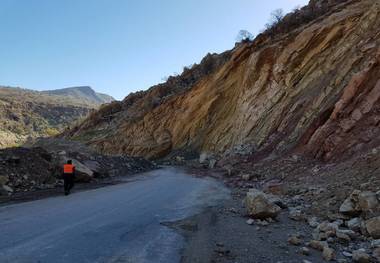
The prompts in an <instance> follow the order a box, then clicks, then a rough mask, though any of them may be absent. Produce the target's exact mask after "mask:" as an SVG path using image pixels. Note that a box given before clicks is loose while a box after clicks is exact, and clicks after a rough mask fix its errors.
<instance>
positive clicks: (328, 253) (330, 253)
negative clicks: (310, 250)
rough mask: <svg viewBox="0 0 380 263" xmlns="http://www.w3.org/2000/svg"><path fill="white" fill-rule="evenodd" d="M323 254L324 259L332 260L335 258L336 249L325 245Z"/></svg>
mask: <svg viewBox="0 0 380 263" xmlns="http://www.w3.org/2000/svg"><path fill="white" fill-rule="evenodd" d="M322 256H323V259H324V260H326V261H332V260H334V259H335V251H334V249H332V248H330V247H327V246H325V247H324V248H323V252H322Z"/></svg>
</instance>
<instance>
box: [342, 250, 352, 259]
mask: <svg viewBox="0 0 380 263" xmlns="http://www.w3.org/2000/svg"><path fill="white" fill-rule="evenodd" d="M342 254H343V256H345V257H347V258H352V253H350V252H347V251H343V252H342Z"/></svg>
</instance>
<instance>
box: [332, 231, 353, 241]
mask: <svg viewBox="0 0 380 263" xmlns="http://www.w3.org/2000/svg"><path fill="white" fill-rule="evenodd" d="M336 237H337V238H338V239H339V240H340V241H343V242H346V243H348V242H350V241H351V238H350V236H349V235H347V234H346V233H344V232H342V231H338V232H336Z"/></svg>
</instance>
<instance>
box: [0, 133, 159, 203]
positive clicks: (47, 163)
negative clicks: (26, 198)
mask: <svg viewBox="0 0 380 263" xmlns="http://www.w3.org/2000/svg"><path fill="white" fill-rule="evenodd" d="M39 144H40V145H43V146H45V147H46V148H47V149H48V150H46V148H42V147H37V146H35V147H32V148H22V147H16V148H7V149H2V150H0V196H2V197H8V196H12V195H15V194H17V193H22V192H33V191H37V190H43V189H53V188H56V187H61V186H62V185H63V180H62V166H63V164H64V163H65V162H66V161H67V160H68V159H71V160H73V163H74V165H75V166H76V168H77V169H76V174H77V176H76V180H77V182H80V183H84V182H86V183H88V182H95V181H99V180H101V179H105V178H112V177H116V176H127V175H132V174H136V173H139V172H144V171H148V170H151V169H154V168H155V165H154V164H153V163H151V162H149V161H147V160H145V159H143V158H138V157H128V156H125V155H120V156H104V155H100V154H97V153H95V152H93V151H91V150H90V149H88V148H87V147H85V146H82V145H80V144H78V143H73V142H66V141H62V140H57V141H56V140H55V139H47V140H42V141H40V142H39ZM47 145H50V146H49V147H47ZM63 148H64V149H65V150H63ZM76 150H81V151H80V152H78V151H76Z"/></svg>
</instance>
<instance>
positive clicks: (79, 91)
mask: <svg viewBox="0 0 380 263" xmlns="http://www.w3.org/2000/svg"><path fill="white" fill-rule="evenodd" d="M42 93H44V94H48V95H58V96H65V97H69V98H73V99H76V100H81V101H82V102H83V103H87V104H89V105H92V104H94V105H99V104H103V103H109V102H112V101H114V100H115V99H114V98H113V97H111V96H109V95H106V94H102V93H98V92H95V91H94V90H93V89H92V88H91V87H88V86H81V87H71V88H65V89H56V90H47V91H42Z"/></svg>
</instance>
